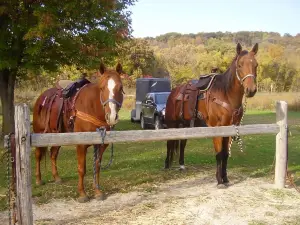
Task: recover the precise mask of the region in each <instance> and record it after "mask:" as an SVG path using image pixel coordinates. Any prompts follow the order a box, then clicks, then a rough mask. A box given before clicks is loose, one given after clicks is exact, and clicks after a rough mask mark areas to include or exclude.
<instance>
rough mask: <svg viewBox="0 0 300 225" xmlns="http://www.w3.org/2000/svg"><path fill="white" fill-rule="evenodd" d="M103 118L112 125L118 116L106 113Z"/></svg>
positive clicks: (115, 122)
mask: <svg viewBox="0 0 300 225" xmlns="http://www.w3.org/2000/svg"><path fill="white" fill-rule="evenodd" d="M105 120H106V122H107V124H108V125H110V126H113V125H116V124H117V123H118V122H119V116H118V114H114V113H113V114H111V113H106V114H105Z"/></svg>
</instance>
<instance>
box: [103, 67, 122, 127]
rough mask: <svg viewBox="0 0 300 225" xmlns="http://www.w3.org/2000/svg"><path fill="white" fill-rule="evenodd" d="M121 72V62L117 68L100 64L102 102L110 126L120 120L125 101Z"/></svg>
mask: <svg viewBox="0 0 300 225" xmlns="http://www.w3.org/2000/svg"><path fill="white" fill-rule="evenodd" d="M121 72H122V66H121V64H119V63H118V65H117V67H116V70H110V69H106V68H105V66H104V64H103V63H101V64H100V74H101V77H100V79H99V87H100V102H101V105H102V106H103V108H104V113H105V120H106V122H107V123H108V125H110V126H113V125H115V124H116V123H117V122H118V112H119V110H120V108H121V106H122V102H123V93H124V92H123V85H122V81H121V77H120V74H121Z"/></svg>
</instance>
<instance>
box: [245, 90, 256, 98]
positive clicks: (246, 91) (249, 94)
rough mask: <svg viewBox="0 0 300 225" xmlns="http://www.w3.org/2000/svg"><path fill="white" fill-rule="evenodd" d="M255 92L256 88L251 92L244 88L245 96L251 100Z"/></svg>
mask: <svg viewBox="0 0 300 225" xmlns="http://www.w3.org/2000/svg"><path fill="white" fill-rule="evenodd" d="M256 91H257V89H256V88H254V89H253V90H252V89H250V88H246V89H245V95H246V97H247V98H251V97H253V96H254V95H255V94H256Z"/></svg>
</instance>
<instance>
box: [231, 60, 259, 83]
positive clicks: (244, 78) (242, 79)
mask: <svg viewBox="0 0 300 225" xmlns="http://www.w3.org/2000/svg"><path fill="white" fill-rule="evenodd" d="M238 61H239V57H237V59H236V61H235V74H236V77H237V79H238V80H239V82H240V83H241V85H242V86H243V87H244V85H243V82H244V80H246V78H248V77H253V79H255V76H254V75H253V74H247V75H246V76H244V77H243V78H241V77H240V75H239V73H238V67H237V63H238Z"/></svg>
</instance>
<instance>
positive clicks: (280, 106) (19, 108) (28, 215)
mask: <svg viewBox="0 0 300 225" xmlns="http://www.w3.org/2000/svg"><path fill="white" fill-rule="evenodd" d="M238 129H239V133H240V135H246V134H266V133H274V134H277V135H276V165H275V187H277V188H284V186H285V179H286V169H287V141H288V140H287V138H288V128H287V103H286V102H284V101H278V102H277V103H276V123H274V124H256V125H245V126H239V127H238ZM235 135H236V130H235V128H234V127H233V126H222V127H201V128H200V127H197V128H180V129H162V130H131V131H110V132H107V134H106V136H105V139H104V142H105V143H119V142H145V141H162V140H172V139H173V140H177V139H195V138H204V137H219V136H223V137H226V136H227V137H228V136H235ZM15 138H16V171H17V172H16V175H17V185H16V186H17V188H16V189H17V190H16V191H17V218H18V224H22V225H25V224H26V225H31V224H33V215H32V199H31V197H32V196H31V195H32V190H31V163H30V154H31V147H38V146H53V145H54V146H55V145H56V146H64V145H76V144H100V143H102V138H101V136H100V134H99V133H98V132H80V133H63V134H58V133H51V134H36V133H33V134H31V133H30V113H29V108H28V107H27V105H25V104H19V105H16V106H15ZM141 150H142V149H141Z"/></svg>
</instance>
